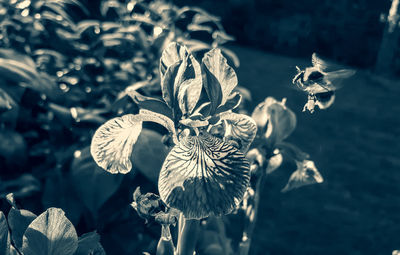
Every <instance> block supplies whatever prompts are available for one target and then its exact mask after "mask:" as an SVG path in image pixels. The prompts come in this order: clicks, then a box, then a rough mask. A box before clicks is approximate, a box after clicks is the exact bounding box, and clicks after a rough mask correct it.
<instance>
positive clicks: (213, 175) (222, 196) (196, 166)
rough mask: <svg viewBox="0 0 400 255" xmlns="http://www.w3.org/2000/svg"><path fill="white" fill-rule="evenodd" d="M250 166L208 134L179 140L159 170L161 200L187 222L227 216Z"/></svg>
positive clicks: (244, 185)
mask: <svg viewBox="0 0 400 255" xmlns="http://www.w3.org/2000/svg"><path fill="white" fill-rule="evenodd" d="M249 169H250V164H249V162H248V161H247V159H246V158H245V156H244V155H243V153H241V152H240V151H239V150H237V149H236V148H235V147H233V146H232V145H230V144H228V143H225V142H223V141H222V140H220V139H218V138H216V137H213V136H211V135H209V134H203V135H200V136H187V137H183V138H182V139H181V141H180V143H179V144H177V145H176V146H175V147H174V148H173V149H172V150H171V152H170V153H169V154H168V156H167V158H166V159H165V161H164V165H163V167H162V169H161V173H160V177H159V182H158V189H159V193H160V196H161V199H162V200H163V201H164V202H166V203H167V205H169V206H170V207H173V208H176V209H178V210H180V211H181V212H182V213H183V215H184V216H185V217H186V218H188V219H200V218H204V217H207V216H209V215H223V214H227V213H230V212H231V211H232V210H233V209H234V208H236V207H237V206H238V204H239V203H240V201H241V200H242V198H243V194H244V192H245V191H246V188H247V186H248V184H249V180H250V175H249Z"/></svg>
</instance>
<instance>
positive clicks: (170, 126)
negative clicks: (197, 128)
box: [90, 109, 177, 174]
mask: <svg viewBox="0 0 400 255" xmlns="http://www.w3.org/2000/svg"><path fill="white" fill-rule="evenodd" d="M143 121H152V122H155V123H158V124H160V125H162V126H164V127H165V128H166V129H167V130H168V131H169V132H170V133H171V134H172V138H173V140H174V142H175V143H177V135H176V131H175V125H174V123H173V121H172V120H171V119H169V118H168V117H166V116H164V115H162V114H159V113H155V112H151V111H148V110H145V109H142V110H140V113H139V114H137V115H133V114H127V115H124V116H122V117H117V118H113V119H111V120H109V121H107V122H106V123H104V124H103V125H101V126H100V127H99V128H98V129H97V130H96V132H95V134H94V136H93V138H92V143H91V147H90V152H91V154H92V156H93V158H94V160H95V162H96V163H97V165H99V166H100V167H102V168H103V169H104V170H106V171H108V172H110V173H113V174H116V173H122V174H126V173H128V172H129V171H130V170H131V168H132V163H131V161H130V157H131V154H132V149H133V145H134V144H135V143H136V141H137V139H138V137H139V134H140V132H141V130H142V122H143Z"/></svg>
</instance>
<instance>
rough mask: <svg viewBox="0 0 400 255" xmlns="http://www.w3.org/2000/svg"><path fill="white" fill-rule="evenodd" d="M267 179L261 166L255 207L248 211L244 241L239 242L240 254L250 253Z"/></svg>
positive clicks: (246, 254)
mask: <svg viewBox="0 0 400 255" xmlns="http://www.w3.org/2000/svg"><path fill="white" fill-rule="evenodd" d="M265 179H266V173H265V169H264V168H263V167H262V168H261V175H260V177H259V178H258V180H257V183H256V188H255V193H254V196H253V199H254V200H253V201H254V204H253V208H252V209H251V210H250V212H249V213H247V212H246V220H247V222H246V223H247V226H245V229H244V231H243V237H242V241H241V242H240V244H239V254H240V255H248V254H249V251H250V245H251V241H252V237H253V232H254V229H255V226H256V223H257V217H258V207H259V205H260V193H261V191H262V187H263V186H264V183H265Z"/></svg>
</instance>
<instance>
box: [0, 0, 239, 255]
mask: <svg viewBox="0 0 400 255" xmlns="http://www.w3.org/2000/svg"><path fill="white" fill-rule="evenodd" d="M232 40H233V38H232V37H230V36H229V35H227V34H226V33H225V31H224V29H223V27H222V25H221V23H220V19H219V18H218V17H216V16H213V15H211V14H209V13H207V12H206V11H204V10H202V9H200V8H192V7H186V6H185V7H177V6H175V5H174V4H172V3H170V2H166V1H158V0H157V1H115V0H106V1H90V2H89V1H78V0H61V1H58V0H11V1H8V0H5V1H1V2H0V141H1V143H0V169H1V175H0V197H1V198H3V199H2V200H1V202H0V203H1V204H0V210H2V211H4V212H7V211H8V210H9V206H8V205H7V203H6V202H5V200H4V198H5V196H6V195H7V194H8V193H10V192H13V193H14V196H15V198H16V200H17V202H18V203H20V204H21V205H22V206H23V208H26V209H29V210H31V211H33V212H35V213H36V214H40V213H41V212H42V211H44V210H45V209H46V208H49V207H60V208H62V209H63V210H64V211H65V212H66V216H67V217H68V218H69V219H70V220H71V221H72V223H73V224H74V225H75V226H77V231H78V234H82V233H86V232H89V231H92V230H95V229H97V231H98V232H99V233H100V235H101V236H102V244H103V246H104V247H105V249H106V251H108V253H109V254H139V253H140V252H142V251H146V250H148V251H154V248H155V246H156V245H157V240H158V238H159V229H158V227H157V226H150V228H147V227H146V226H145V225H144V222H143V221H142V220H139V219H138V216H137V214H136V213H135V212H133V210H132V209H131V208H130V206H129V203H130V202H131V201H132V192H133V190H134V188H135V187H136V186H138V185H140V186H142V188H143V189H144V190H145V191H154V192H155V185H154V184H153V183H152V182H151V181H149V179H150V180H153V181H154V179H157V176H156V175H155V176H154V174H153V176H151V175H149V174H146V173H148V172H146V170H148V169H151V170H153V169H160V167H161V164H162V159H161V158H160V155H161V156H162V155H164V156H165V155H166V153H167V151H166V146H164V145H163V144H162V143H161V138H162V133H161V134H160V132H159V131H160V128H158V127H154V126H149V127H147V129H145V130H144V132H142V134H141V138H140V139H139V141H138V143H139V145H140V146H137V147H140V148H139V149H136V150H135V151H134V153H133V156H132V157H133V158H140V160H135V162H139V166H138V168H139V169H140V170H142V172H144V173H145V175H147V178H145V177H144V176H142V175H140V174H136V173H135V171H133V172H132V174H129V175H127V176H121V175H112V174H109V173H107V172H105V171H103V170H101V169H100V168H99V167H97V166H96V164H95V163H94V161H93V159H92V157H91V155H90V153H89V147H88V146H89V145H90V140H91V137H92V135H93V132H94V131H95V129H96V128H97V127H98V126H99V125H100V124H102V123H103V122H105V121H106V120H107V119H110V118H111V117H114V116H117V115H120V114H122V113H136V112H137V111H138V108H137V106H136V104H134V103H133V102H132V100H131V99H130V98H129V97H128V95H127V91H140V93H141V94H143V95H147V96H149V95H151V96H156V97H157V96H161V91H160V84H159V83H160V78H159V70H158V66H159V59H160V54H161V52H162V50H163V48H164V46H165V45H167V44H168V43H169V42H171V41H179V42H182V43H184V44H185V45H187V46H188V47H189V49H190V50H191V51H192V52H193V53H196V54H202V52H206V51H207V50H209V49H210V48H212V47H217V46H219V47H221V48H222V49H223V52H224V54H225V55H226V57H227V58H228V59H229V61H230V62H231V63H232V64H235V65H238V64H239V63H238V59H237V57H236V56H235V54H234V53H233V52H231V51H230V50H228V49H226V48H224V47H223V46H222V44H224V43H225V42H228V41H232ZM144 158H145V159H146V160H143V159H144ZM153 158H154V159H156V160H152V162H151V164H147V163H146V161H147V160H151V159H153ZM153 172H154V171H153ZM150 173H151V172H150ZM137 175H138V176H137ZM132 240H135V241H132Z"/></svg>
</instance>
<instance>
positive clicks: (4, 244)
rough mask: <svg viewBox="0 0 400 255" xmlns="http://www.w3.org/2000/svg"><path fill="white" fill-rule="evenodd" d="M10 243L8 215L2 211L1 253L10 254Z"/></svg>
mask: <svg viewBox="0 0 400 255" xmlns="http://www.w3.org/2000/svg"><path fill="white" fill-rule="evenodd" d="M10 244H11V241H10V231H9V230H8V224H7V220H6V216H5V215H4V213H3V212H2V211H0V254H4V255H8V254H10Z"/></svg>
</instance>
